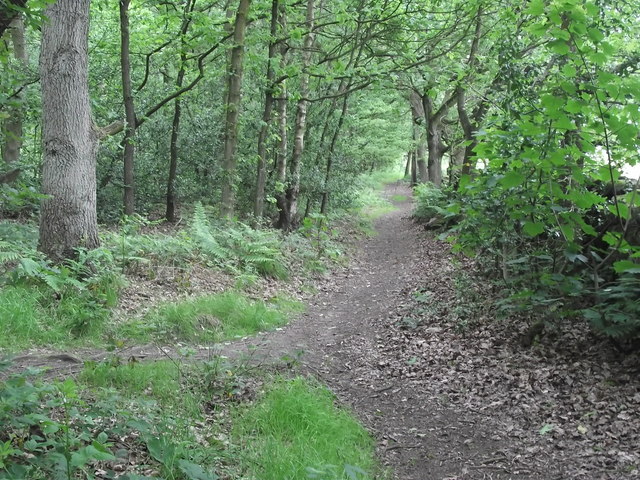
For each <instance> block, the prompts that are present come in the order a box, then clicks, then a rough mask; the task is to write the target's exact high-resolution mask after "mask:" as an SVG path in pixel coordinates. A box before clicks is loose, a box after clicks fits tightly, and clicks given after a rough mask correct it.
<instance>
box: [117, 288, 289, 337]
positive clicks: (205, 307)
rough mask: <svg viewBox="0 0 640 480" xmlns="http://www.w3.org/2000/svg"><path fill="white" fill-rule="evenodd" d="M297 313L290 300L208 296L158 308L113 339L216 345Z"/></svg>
mask: <svg viewBox="0 0 640 480" xmlns="http://www.w3.org/2000/svg"><path fill="white" fill-rule="evenodd" d="M300 310H301V305H300V304H299V303H298V302H294V301H285V300H282V299H278V300H275V301H274V302H272V303H271V304H267V303H265V302H262V301H258V300H250V299H248V298H246V297H245V296H243V295H242V294H241V293H238V292H227V293H222V294H218V295H208V296H203V297H199V298H195V299H189V300H183V301H181V302H178V303H167V304H164V305H161V306H159V307H157V308H155V309H154V310H152V311H151V312H150V313H149V314H147V315H146V316H145V317H144V318H142V319H140V320H136V321H133V322H129V323H126V324H123V325H121V326H120V327H118V329H117V331H116V334H115V336H116V337H118V338H122V337H125V338H129V339H134V340H139V341H144V340H148V339H154V340H157V341H164V342H169V341H176V340H179V341H188V342H195V341H198V342H219V341H223V340H228V339H232V338H237V337H244V336H248V335H253V334H255V333H258V332H260V331H263V330H272V329H274V328H276V327H279V326H282V325H284V324H286V323H287V321H288V316H289V315H290V314H292V313H295V312H298V311H300Z"/></svg>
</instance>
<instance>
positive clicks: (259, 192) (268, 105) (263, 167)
mask: <svg viewBox="0 0 640 480" xmlns="http://www.w3.org/2000/svg"><path fill="white" fill-rule="evenodd" d="M279 16H280V3H279V0H272V2H271V28H270V30H271V39H270V40H269V54H268V55H269V58H268V60H267V78H266V82H267V85H266V87H265V89H264V111H263V113H262V126H261V127H260V133H259V134H258V172H257V177H256V192H255V199H254V206H253V215H254V216H255V217H256V218H257V219H259V218H262V215H263V213H264V191H265V186H266V182H267V136H268V135H269V129H270V128H271V119H272V112H273V103H274V98H273V91H274V88H275V87H276V85H274V81H275V71H274V68H273V62H274V60H275V58H276V54H277V50H278V42H277V40H276V36H277V35H278V24H279Z"/></svg>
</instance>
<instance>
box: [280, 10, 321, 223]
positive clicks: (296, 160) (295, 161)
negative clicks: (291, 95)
mask: <svg viewBox="0 0 640 480" xmlns="http://www.w3.org/2000/svg"><path fill="white" fill-rule="evenodd" d="M314 25H315V5H314V0H307V13H306V19H305V28H306V29H307V33H306V35H305V39H304V43H303V49H302V74H301V75H300V100H298V106H297V111H296V121H295V127H294V137H293V152H292V153H291V165H290V171H291V178H290V179H289V188H288V189H287V219H286V224H284V225H282V228H283V229H284V230H292V229H294V228H295V226H296V223H297V216H298V196H299V194H300V170H301V168H302V154H303V153H304V137H305V133H306V130H307V110H308V108H309V100H308V96H309V74H308V73H307V69H308V68H309V65H310V64H311V47H312V46H313V41H314V37H315V35H314V33H313V29H314Z"/></svg>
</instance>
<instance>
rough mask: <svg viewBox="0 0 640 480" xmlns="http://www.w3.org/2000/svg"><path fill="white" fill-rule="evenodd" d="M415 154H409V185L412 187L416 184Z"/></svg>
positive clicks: (416, 167)
mask: <svg viewBox="0 0 640 480" xmlns="http://www.w3.org/2000/svg"><path fill="white" fill-rule="evenodd" d="M416 157H417V155H416V152H415V150H414V151H413V152H411V183H410V185H411V186H412V187H415V186H416V185H417V184H418V166H417V162H416Z"/></svg>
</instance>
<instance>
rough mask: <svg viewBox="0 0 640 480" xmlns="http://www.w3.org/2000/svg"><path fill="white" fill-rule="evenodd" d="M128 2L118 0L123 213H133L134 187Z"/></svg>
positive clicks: (133, 126) (134, 118)
mask: <svg viewBox="0 0 640 480" xmlns="http://www.w3.org/2000/svg"><path fill="white" fill-rule="evenodd" d="M129 3H130V0H120V66H121V70H122V97H123V100H124V112H125V119H126V122H127V124H126V126H125V129H124V139H123V140H122V143H123V144H124V153H123V165H124V194H123V203H124V213H125V214H126V215H133V213H134V212H135V189H134V182H135V176H134V165H133V160H134V154H135V143H134V137H135V134H136V127H137V125H136V111H135V106H134V103H133V90H132V88H131V58H130V54H129Z"/></svg>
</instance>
